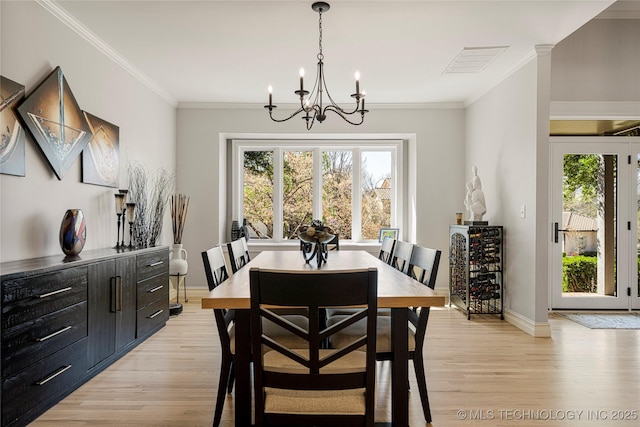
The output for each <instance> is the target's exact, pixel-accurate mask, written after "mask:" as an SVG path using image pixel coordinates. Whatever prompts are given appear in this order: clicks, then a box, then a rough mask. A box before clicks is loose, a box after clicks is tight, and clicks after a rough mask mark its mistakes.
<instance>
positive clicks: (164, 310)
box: [137, 298, 169, 338]
mask: <svg viewBox="0 0 640 427" xmlns="http://www.w3.org/2000/svg"><path fill="white" fill-rule="evenodd" d="M137 320H138V338H142V337H144V336H145V335H147V334H148V333H149V332H150V331H152V330H153V329H155V328H156V327H158V326H160V325H163V324H165V323H166V322H167V320H169V299H168V298H166V299H162V300H159V301H156V302H154V303H153V304H149V305H148V306H146V307H143V308H141V309H140V310H138V319H137Z"/></svg>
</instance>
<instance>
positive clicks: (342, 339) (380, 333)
mask: <svg viewBox="0 0 640 427" xmlns="http://www.w3.org/2000/svg"><path fill="white" fill-rule="evenodd" d="M347 317H348V316H346V315H341V316H331V317H329V318H328V319H327V326H331V325H334V324H336V323H338V322H340V321H341V320H343V319H346V318H347ZM366 327H367V323H366V321H365V320H364V319H363V320H360V321H359V322H356V323H354V324H353V325H351V326H348V327H346V328H344V329H343V330H341V331H339V332H337V333H335V334H333V335H332V336H331V346H332V347H333V348H342V347H346V346H347V345H349V344H350V343H352V342H353V341H355V340H356V339H357V338H360V337H361V336H363V335H365V334H366ZM407 327H408V328H409V340H408V343H407V345H408V351H414V350H415V348H416V339H415V329H414V328H413V325H412V324H411V323H409V322H407ZM376 331H377V336H376V352H377V353H387V352H390V351H391V316H385V315H382V316H378V319H377V328H376Z"/></svg>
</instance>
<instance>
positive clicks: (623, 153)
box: [551, 137, 640, 309]
mask: <svg viewBox="0 0 640 427" xmlns="http://www.w3.org/2000/svg"><path fill="white" fill-rule="evenodd" d="M634 139H635V138H634ZM627 140H628V139H625V141H627ZM620 141H621V138H620V137H613V138H607V137H598V138H577V137H571V138H552V141H551V168H552V179H551V185H552V191H551V197H552V202H551V206H552V214H551V218H552V224H551V239H552V242H553V243H552V251H551V256H552V262H551V264H552V276H553V277H552V280H551V282H552V284H551V308H554V309H628V308H637V307H638V304H639V303H638V300H639V295H640V289H639V284H638V283H639V282H638V267H637V264H638V250H639V249H640V241H639V240H638V236H639V233H638V228H639V227H640V222H639V221H638V218H639V216H638V212H639V209H640V186H639V182H640V181H638V174H639V172H640V169H639V167H638V165H639V164H640V156H639V155H638V154H634V153H637V150H635V149H634V144H633V143H631V144H630V143H628V142H620Z"/></svg>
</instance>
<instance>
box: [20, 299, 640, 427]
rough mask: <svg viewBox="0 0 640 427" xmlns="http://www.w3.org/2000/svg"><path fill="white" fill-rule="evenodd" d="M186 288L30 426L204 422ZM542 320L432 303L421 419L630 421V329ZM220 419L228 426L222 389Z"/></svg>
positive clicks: (383, 406)
mask: <svg viewBox="0 0 640 427" xmlns="http://www.w3.org/2000/svg"><path fill="white" fill-rule="evenodd" d="M189 296H190V299H189V303H187V304H185V309H184V311H183V313H182V314H180V315H179V316H176V317H172V318H171V319H170V320H169V322H168V324H167V326H166V327H165V328H163V329H162V330H161V331H160V332H158V333H157V334H156V335H154V336H153V337H151V338H150V339H148V340H147V341H145V342H144V343H142V344H141V345H140V346H138V347H137V348H136V349H135V350H133V351H132V352H131V353H129V354H127V355H126V356H125V357H123V358H122V359H120V360H119V361H118V362H117V363H115V364H114V365H112V366H111V367H110V368H108V369H107V370H105V371H104V372H102V373H101V374H100V375H98V376H97V377H95V378H94V379H92V380H91V381H90V382H89V383H87V384H85V385H84V386H82V387H80V388H79V389H78V390H76V391H75V392H74V393H73V394H71V395H70V396H68V397H67V398H66V399H64V400H63V401H62V402H60V403H59V404H58V405H56V406H55V407H53V408H52V409H51V410H49V411H48V412H46V413H45V414H43V415H42V416H41V417H40V418H39V419H38V420H36V421H35V422H34V423H33V424H32V425H33V426H38V427H39V426H86V425H99V426H107V425H109V426H116V425H117V426H136V427H146V426H181V427H182V426H209V425H211V422H212V420H213V408H214V402H215V395H216V387H217V384H218V375H219V368H220V367H219V363H220V362H219V342H218V337H217V333H216V331H215V323H214V322H215V321H214V318H213V313H212V312H211V311H205V310H202V309H200V300H199V299H198V298H197V297H195V296H194V292H193V291H190V295H189ZM550 323H551V330H552V338H550V339H549V338H533V337H531V336H529V335H527V334H525V333H524V332H522V331H520V330H518V329H516V328H515V327H513V326H511V325H510V324H508V323H507V322H505V321H501V320H499V318H498V317H497V316H490V315H485V316H473V317H472V319H471V321H467V319H466V316H465V315H463V314H462V313H461V312H459V311H458V310H456V309H454V308H451V309H449V308H444V309H437V310H432V314H431V317H430V320H429V326H428V332H427V345H426V350H425V357H426V367H427V384H428V387H429V397H430V401H431V407H432V411H433V419H434V421H433V424H432V425H433V426H436V427H458V426H459V427H475V426H517V427H525V426H553V427H555V426H579V427H583V426H606V425H611V426H638V425H640V330H591V329H587V328H585V327H583V326H580V325H578V324H575V323H573V322H571V321H569V320H567V319H565V318H562V317H554V316H553V315H552V318H551V320H550ZM378 368H379V369H378V372H379V377H380V381H379V384H380V386H379V390H378V408H377V411H376V421H389V420H390V411H389V403H388V401H389V397H390V390H389V387H388V379H389V373H390V372H389V369H390V368H389V366H388V364H379V366H378ZM410 372H411V374H410V380H411V387H412V390H417V386H415V378H414V376H413V368H412V367H411V370H410ZM409 405H410V411H411V425H412V426H423V425H425V422H424V418H423V416H422V412H421V409H420V399H419V396H418V394H417V392H413V393H410V403H409ZM625 411H627V412H626V413H625ZM625 416H626V417H627V418H634V419H630V420H627V421H624V420H620V418H621V417H622V418H624V417H625ZM222 425H223V426H231V425H233V396H232V395H229V396H228V397H227V401H226V404H225V410H224V414H223V423H222Z"/></svg>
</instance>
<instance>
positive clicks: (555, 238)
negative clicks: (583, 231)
mask: <svg viewBox="0 0 640 427" xmlns="http://www.w3.org/2000/svg"><path fill="white" fill-rule="evenodd" d="M560 231H570V230H565V229H562V228H559V227H558V223H557V222H554V223H553V243H558V233H559V232H560Z"/></svg>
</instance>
